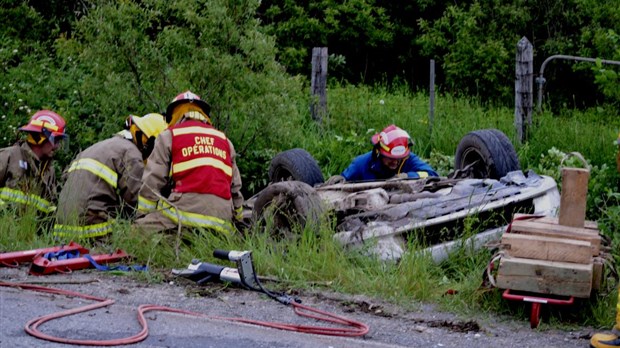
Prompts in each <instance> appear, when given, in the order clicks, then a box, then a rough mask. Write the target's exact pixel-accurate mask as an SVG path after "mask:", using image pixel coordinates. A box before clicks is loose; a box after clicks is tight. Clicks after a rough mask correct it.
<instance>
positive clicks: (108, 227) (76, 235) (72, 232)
mask: <svg viewBox="0 0 620 348" xmlns="http://www.w3.org/2000/svg"><path fill="white" fill-rule="evenodd" d="M112 223H113V221H106V222H102V223H99V224H94V225H86V226H70V225H60V224H55V225H54V232H53V234H54V236H56V237H68V238H71V239H83V238H94V237H101V236H105V235H106V234H108V233H110V232H112Z"/></svg>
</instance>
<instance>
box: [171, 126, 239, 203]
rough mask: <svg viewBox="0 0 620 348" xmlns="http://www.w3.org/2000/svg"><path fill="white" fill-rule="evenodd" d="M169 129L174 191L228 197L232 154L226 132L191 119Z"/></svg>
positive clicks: (229, 195)
mask: <svg viewBox="0 0 620 348" xmlns="http://www.w3.org/2000/svg"><path fill="white" fill-rule="evenodd" d="M170 129H171V131H172V180H174V182H175V188H174V191H175V192H194V193H208V194H212V195H216V196H218V197H222V198H224V199H230V198H231V197H232V196H231V194H230V185H231V182H232V158H231V153H230V144H229V143H228V138H227V137H226V135H225V134H224V133H222V132H220V131H219V130H217V129H215V128H213V127H212V126H210V125H207V124H205V123H203V122H200V121H194V120H187V121H185V122H182V123H180V124H177V125H175V126H172V127H170Z"/></svg>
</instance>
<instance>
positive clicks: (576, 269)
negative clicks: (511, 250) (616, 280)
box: [496, 257, 592, 298]
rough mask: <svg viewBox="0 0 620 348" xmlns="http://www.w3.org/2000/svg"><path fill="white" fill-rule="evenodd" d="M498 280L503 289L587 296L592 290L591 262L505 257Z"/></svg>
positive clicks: (500, 266)
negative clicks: (585, 263) (584, 263)
mask: <svg viewBox="0 0 620 348" xmlns="http://www.w3.org/2000/svg"><path fill="white" fill-rule="evenodd" d="M496 282H497V287H498V288H501V289H511V290H518V291H529V292H534V293H539V294H550V295H561V296H575V297H580V298H587V297H590V292H591V291H592V263H590V264H587V265H582V264H576V263H568V262H556V261H542V260H531V259H522V258H513V257H503V258H502V259H501V261H500V264H499V269H498V271H497V278H496Z"/></svg>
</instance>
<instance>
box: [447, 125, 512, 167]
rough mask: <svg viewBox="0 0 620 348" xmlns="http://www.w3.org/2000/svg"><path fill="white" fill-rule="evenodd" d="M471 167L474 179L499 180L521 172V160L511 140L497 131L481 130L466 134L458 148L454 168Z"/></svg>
mask: <svg viewBox="0 0 620 348" xmlns="http://www.w3.org/2000/svg"><path fill="white" fill-rule="evenodd" d="M470 165H471V167H472V168H471V170H472V172H471V173H472V177H474V178H477V179H485V178H491V179H499V178H501V177H503V176H504V175H506V174H507V173H509V172H512V171H514V170H519V169H520V165H519V158H518V157H517V152H516V151H515V149H514V147H513V146H512V143H511V142H510V139H508V137H507V136H506V135H505V134H504V133H502V132H501V131H499V130H497V129H481V130H476V131H473V132H469V133H467V134H465V136H464V137H463V138H462V139H461V141H460V142H459V145H458V146H457V148H456V154H455V156H454V168H455V169H457V170H459V169H464V168H465V167H467V166H470Z"/></svg>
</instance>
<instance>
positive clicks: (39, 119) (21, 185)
mask: <svg viewBox="0 0 620 348" xmlns="http://www.w3.org/2000/svg"><path fill="white" fill-rule="evenodd" d="M65 126H66V122H65V120H64V119H63V118H62V117H61V116H60V115H58V114H57V113H55V112H53V111H50V110H40V111H37V112H35V113H34V115H32V117H31V118H30V120H29V121H28V123H27V124H26V125H24V126H22V127H21V128H19V130H20V131H21V132H23V133H25V134H26V139H22V140H19V141H18V142H17V143H15V144H14V145H13V146H10V147H7V148H4V149H0V204H7V203H18V204H20V205H21V204H25V205H27V206H31V207H33V208H36V209H37V210H38V211H39V212H41V213H44V214H49V213H51V212H53V211H54V210H55V209H56V207H55V206H54V202H55V200H56V175H55V172H54V166H53V163H52V161H53V157H54V153H55V152H56V150H57V149H58V148H59V146H60V144H61V142H62V141H63V140H64V139H66V138H67V135H66V133H65Z"/></svg>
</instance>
